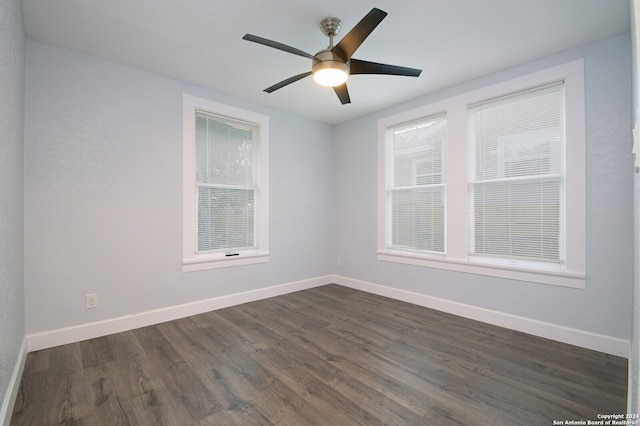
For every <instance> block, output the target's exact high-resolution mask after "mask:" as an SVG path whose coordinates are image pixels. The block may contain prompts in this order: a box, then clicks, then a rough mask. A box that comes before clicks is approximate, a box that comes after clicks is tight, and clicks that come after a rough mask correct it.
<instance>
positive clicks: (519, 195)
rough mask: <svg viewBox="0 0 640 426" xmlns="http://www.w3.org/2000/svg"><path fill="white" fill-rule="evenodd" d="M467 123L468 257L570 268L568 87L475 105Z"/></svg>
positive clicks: (542, 89) (547, 88) (559, 84)
mask: <svg viewBox="0 0 640 426" xmlns="http://www.w3.org/2000/svg"><path fill="white" fill-rule="evenodd" d="M468 118H469V122H468V160H467V164H468V173H467V176H468V179H469V182H468V191H469V192H468V208H467V213H468V218H469V223H468V244H469V245H468V249H469V255H470V256H487V257H493V258H502V259H507V260H508V263H509V264H514V262H519V261H524V262H545V263H563V262H564V246H565V233H564V229H565V220H566V219H565V205H566V202H565V104H564V84H563V82H557V83H553V84H549V85H545V86H542V87H537V88H534V89H529V90H526V91H523V92H519V93H516V94H511V95H508V96H503V97H500V98H497V99H492V100H489V101H485V102H481V103H478V104H475V105H471V106H470V108H469V113H468Z"/></svg>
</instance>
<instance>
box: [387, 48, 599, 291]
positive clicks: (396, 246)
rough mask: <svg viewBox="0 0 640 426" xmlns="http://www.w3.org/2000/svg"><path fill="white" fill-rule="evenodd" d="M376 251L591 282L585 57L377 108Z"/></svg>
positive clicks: (457, 267)
mask: <svg viewBox="0 0 640 426" xmlns="http://www.w3.org/2000/svg"><path fill="white" fill-rule="evenodd" d="M378 154H379V163H378V170H379V172H378V173H379V179H378V236H377V258H378V259H379V260H383V261H388V262H397V263H404V264H408V265H414V266H425V267H429V268H440V269H447V270H452V271H458V272H463V273H470V274H479V275H486V276H492V277H500V278H507V279H511V280H520V281H529V282H538V283H544V284H552V285H562V286H567V287H574V288H584V287H585V269H586V256H585V241H586V232H585V229H586V213H585V212H586V201H585V200H586V189H585V185H586V183H585V97H584V62H583V61H582V60H577V61H573V62H569V63H566V64H561V65H558V66H555V67H552V68H548V69H545V70H540V71H537V72H534V73H532V74H527V75H522V76H520V77H516V78H513V79H510V80H506V81H504V82H499V83H496V84H493V85H491V86H487V87H480V88H478V89H476V90H473V91H470V92H466V93H459V94H456V95H455V96H452V97H449V98H438V100H436V101H435V102H433V103H431V104H426V105H422V106H418V107H417V108H414V109H412V110H408V111H402V112H399V113H397V114H395V115H392V116H389V117H383V118H381V119H380V120H378Z"/></svg>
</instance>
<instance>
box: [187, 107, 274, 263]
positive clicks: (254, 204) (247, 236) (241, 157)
mask: <svg viewBox="0 0 640 426" xmlns="http://www.w3.org/2000/svg"><path fill="white" fill-rule="evenodd" d="M183 119H184V150H183V151H184V158H183V162H184V244H183V247H184V248H183V264H184V267H183V269H184V270H185V271H191V270H200V269H210V268H216V267H222V266H235V265H239V264H247V263H256V262H265V261H267V260H268V240H267V238H268V232H267V223H268V191H267V189H268V185H267V178H268V173H267V161H266V159H267V144H268V119H267V117H265V116H262V115H258V114H254V113H251V112H249V111H244V110H239V109H235V108H231V107H229V106H226V105H221V104H217V103H214V102H211V101H208V100H205V99H199V98H195V97H192V96H188V95H185V96H184V118H183Z"/></svg>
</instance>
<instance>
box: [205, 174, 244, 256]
mask: <svg viewBox="0 0 640 426" xmlns="http://www.w3.org/2000/svg"><path fill="white" fill-rule="evenodd" d="M254 215H255V211H254V191H253V190H240V189H228V188H215V187H205V186H200V187H198V251H199V252H202V251H207V250H229V249H242V248H252V247H254V246H255V241H254V231H255V226H254Z"/></svg>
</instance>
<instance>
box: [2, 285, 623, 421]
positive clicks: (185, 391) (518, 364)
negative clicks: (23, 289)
mask: <svg viewBox="0 0 640 426" xmlns="http://www.w3.org/2000/svg"><path fill="white" fill-rule="evenodd" d="M626 391H627V361H626V360H625V359H622V358H618V357H614V356H611V355H606V354H603V353H599V352H594V351H589V350H586V349H582V348H578V347H574V346H569V345H565V344H561V343H558V342H554V341H550V340H546V339H542V338H538V337H534V336H530V335H526V334H523V333H519V332H515V331H511V330H507V329H504V328H499V327H494V326H491V325H487V324H483V323H479V322H475V321H472V320H467V319H464V318H460V317H456V316H453V315H449V314H445V313H442V312H437V311H434V310H430V309H426V308H422V307H418V306H414V305H411V304H408V303H403V302H398V301H395V300H391V299H387V298H383V297H379V296H375V295H372V294H368V293H364V292H360V291H356V290H352V289H348V288H345V287H341V286H338V285H328V286H323V287H319V288H315V289H311V290H305V291H301V292H297V293H292V294H288V295H284V296H279V297H275V298H271V299H265V300H261V301H258V302H253V303H247V304H244V305H239V306H235V307H230V308H226V309H221V310H218V311H214V312H209V313H206V314H202V315H197V316H192V317H189V318H184V319H180V320H177V321H171V322H167V323H163V324H159V325H156V326H151V327H145V328H141V329H137V330H132V331H127V332H124V333H119V334H114V335H110V336H106V337H101V338H96V339H91V340H87V341H83V342H79V343H75V344H70V345H65V346H60V347H56V348H51V349H46V350H42V351H38V352H33V353H30V354H29V355H28V357H27V361H26V365H25V370H24V375H23V378H22V383H21V386H20V391H19V395H18V399H17V401H16V405H15V409H14V412H13V417H12V420H11V424H12V425H57V424H64V425H92V426H96V425H98V426H99V425H179V426H184V425H368V426H371V425H383V424H385V425H454V424H455V425H458V424H461V425H527V426H532V425H551V424H553V420H562V421H564V420H587V419H591V420H597V414H598V413H607V414H611V413H625V412H626Z"/></svg>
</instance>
